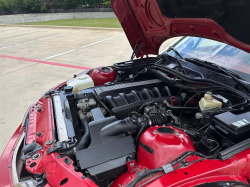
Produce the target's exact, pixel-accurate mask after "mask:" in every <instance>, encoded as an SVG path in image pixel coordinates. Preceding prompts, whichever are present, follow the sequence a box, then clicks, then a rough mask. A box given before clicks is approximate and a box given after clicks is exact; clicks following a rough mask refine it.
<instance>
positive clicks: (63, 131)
mask: <svg viewBox="0 0 250 187" xmlns="http://www.w3.org/2000/svg"><path fill="white" fill-rule="evenodd" d="M52 98H53V106H54V111H55V119H56V127H57V133H58V139H59V141H61V142H63V141H68V140H69V138H68V132H67V127H66V123H65V120H64V116H63V113H62V102H61V97H60V95H58V94H55V95H53V96H52Z"/></svg>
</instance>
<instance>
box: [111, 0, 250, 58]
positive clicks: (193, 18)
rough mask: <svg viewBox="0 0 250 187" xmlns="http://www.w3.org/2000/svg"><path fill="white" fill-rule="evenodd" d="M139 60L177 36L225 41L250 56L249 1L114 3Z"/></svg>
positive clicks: (144, 0) (137, 0)
mask: <svg viewBox="0 0 250 187" xmlns="http://www.w3.org/2000/svg"><path fill="white" fill-rule="evenodd" d="M111 1H112V7H113V10H114V12H115V14H116V16H117V17H118V19H119V21H120V23H121V25H122V27H123V29H124V31H125V33H126V35H127V37H128V40H129V42H130V44H131V47H132V48H133V49H135V48H136V50H135V51H136V52H138V53H137V55H136V56H137V57H143V56H144V55H149V54H155V55H157V54H158V53H159V48H160V46H161V44H162V43H163V42H164V41H166V40H167V39H169V38H172V37H176V36H196V37H202V38H208V39H212V40H217V41H220V42H224V43H226V44H229V45H232V46H235V47H237V48H239V49H242V50H244V51H246V52H249V53H250V45H249V44H250V24H249V23H250V1H248V0H188V1H187V0H111Z"/></svg>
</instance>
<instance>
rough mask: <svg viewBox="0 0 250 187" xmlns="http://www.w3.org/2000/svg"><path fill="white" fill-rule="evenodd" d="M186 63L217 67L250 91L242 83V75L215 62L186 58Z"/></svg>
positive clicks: (249, 89) (249, 88)
mask: <svg viewBox="0 0 250 187" xmlns="http://www.w3.org/2000/svg"><path fill="white" fill-rule="evenodd" d="M185 60H186V61H189V62H196V63H199V64H207V65H210V66H212V67H215V68H217V69H218V70H220V71H221V72H223V73H225V74H226V75H228V76H229V77H231V78H232V79H233V80H234V81H235V82H237V83H238V84H240V85H241V86H242V87H244V88H245V89H246V90H248V91H250V87H249V86H248V85H247V84H245V83H244V82H243V81H242V78H241V76H240V75H238V74H237V73H235V72H233V71H231V70H229V69H227V68H224V67H222V66H219V65H217V64H215V63H213V62H209V61H205V60H201V59H198V58H185Z"/></svg>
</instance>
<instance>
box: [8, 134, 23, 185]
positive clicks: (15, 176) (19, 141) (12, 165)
mask: <svg viewBox="0 0 250 187" xmlns="http://www.w3.org/2000/svg"><path fill="white" fill-rule="evenodd" d="M24 136H25V132H24V131H23V133H22V135H21V137H20V139H19V140H18V142H17V145H16V148H15V151H14V154H13V156H12V161H11V163H12V164H11V169H12V180H13V184H14V185H15V184H17V183H18V182H19V180H18V174H17V168H16V158H17V153H18V150H19V148H20V145H21V143H22V141H23V139H24Z"/></svg>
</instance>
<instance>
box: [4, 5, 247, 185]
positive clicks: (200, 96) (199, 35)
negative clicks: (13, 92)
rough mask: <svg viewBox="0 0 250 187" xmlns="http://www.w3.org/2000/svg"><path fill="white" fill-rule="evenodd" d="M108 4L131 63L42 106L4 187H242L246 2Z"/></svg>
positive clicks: (23, 132) (11, 149)
mask: <svg viewBox="0 0 250 187" xmlns="http://www.w3.org/2000/svg"><path fill="white" fill-rule="evenodd" d="M111 2H112V7H113V10H114V12H115V14H116V15H117V17H118V19H119V20H120V22H121V25H122V26H123V28H124V31H125V33H126V35H127V38H128V40H129V42H130V44H131V47H132V48H133V49H134V52H133V54H132V56H131V60H130V61H127V62H121V63H116V64H114V65H113V66H110V67H99V68H95V69H92V70H88V71H85V72H83V73H81V74H79V75H77V76H75V77H74V78H73V79H72V80H69V81H67V82H64V83H62V84H60V85H58V86H56V87H55V88H53V89H51V90H49V91H47V92H46V93H44V94H43V95H42V96H41V97H39V98H38V99H37V101H35V102H34V103H33V104H32V105H31V106H30V108H29V109H28V111H27V113H26V114H25V116H24V119H23V122H22V123H21V125H20V127H19V128H18V129H17V131H16V132H15V134H14V135H13V137H12V138H11V140H10V141H9V143H8V145H7V147H6V149H5V151H4V152H3V154H2V156H1V159H0V166H1V175H0V186H1V187H2V186H16V187H17V186H18V187H20V186H21V187H40V186H45V187H57V186H58V187H59V186H64V187H74V186H79V187H80V186H82V187H88V186H93V187H95V186H100V187H135V186H137V187H139V186H149V187H153V186H178V187H184V186H185V187H187V186H188V187H189V186H196V187H229V186H230V187H246V186H249V179H250V178H249V177H250V94H249V93H250V75H249V74H250V72H249V66H250V54H249V53H250V45H249V44H250V37H249V36H250V34H249V33H250V26H248V24H249V19H250V11H249V8H250V1H247V0H227V1H225V0H214V1H209V0H203V1H197V0H196V1H195V0H193V1H191V0H190V1H185V0H178V1H177V0H176V1H171V0H112V1H111ZM176 36H184V37H182V38H179V39H178V40H177V41H176V42H175V43H174V44H173V45H172V46H169V48H168V49H167V50H166V51H164V52H163V53H162V54H160V55H159V54H158V53H159V47H160V46H161V44H162V43H163V42H164V41H166V40H167V39H169V38H172V37H176ZM148 55H155V57H148ZM135 57H137V59H134V58H135Z"/></svg>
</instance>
